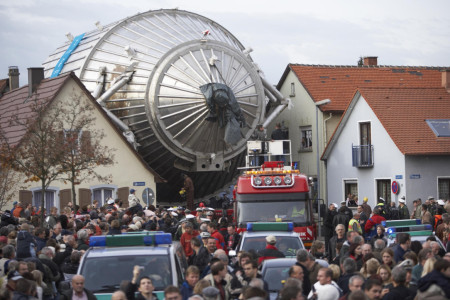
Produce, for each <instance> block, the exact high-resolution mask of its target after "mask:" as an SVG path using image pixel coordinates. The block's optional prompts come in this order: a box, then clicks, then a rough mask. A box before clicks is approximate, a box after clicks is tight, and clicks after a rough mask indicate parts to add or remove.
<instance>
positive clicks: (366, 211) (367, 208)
mask: <svg viewBox="0 0 450 300" xmlns="http://www.w3.org/2000/svg"><path fill="white" fill-rule="evenodd" d="M367 202H369V198H367V197H364V198H363V204H361V206H362V208H363V210H364V214H365V215H366V216H367V217H368V218H369V217H370V215H371V214H372V208H371V207H370V205H369V204H368V203H367Z"/></svg>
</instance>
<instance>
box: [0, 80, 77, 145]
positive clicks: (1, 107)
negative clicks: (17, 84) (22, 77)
mask: <svg viewBox="0 0 450 300" xmlns="http://www.w3.org/2000/svg"><path fill="white" fill-rule="evenodd" d="M70 77H71V76H70V73H68V74H65V75H61V76H58V77H56V78H54V79H44V80H42V81H41V83H40V84H39V86H38V87H37V89H36V92H35V93H33V95H32V96H31V98H29V97H28V85H26V86H23V87H21V88H17V89H14V90H12V91H10V92H8V93H6V94H5V95H3V97H2V98H0V129H1V130H2V131H3V132H4V134H5V137H6V138H7V139H8V142H9V144H10V145H11V146H16V145H17V144H18V143H19V142H20V140H21V139H22V137H23V136H24V135H25V133H26V128H25V127H24V126H20V125H17V124H14V125H12V124H11V120H12V119H11V118H12V117H13V116H15V115H18V117H19V120H26V119H30V118H35V117H36V113H33V111H32V109H31V104H32V103H34V101H36V102H37V103H43V102H44V101H45V100H48V101H49V102H51V101H53V99H54V98H55V97H56V95H57V94H58V93H59V92H60V90H61V88H62V86H63V85H64V83H65V82H66V80H67V79H68V78H70Z"/></svg>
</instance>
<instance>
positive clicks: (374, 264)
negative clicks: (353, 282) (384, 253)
mask: <svg viewBox="0 0 450 300" xmlns="http://www.w3.org/2000/svg"><path fill="white" fill-rule="evenodd" d="M379 267H380V262H379V261H378V260H377V259H376V258H371V259H369V260H367V261H366V262H364V264H363V267H362V268H361V274H362V275H363V276H364V278H366V279H368V278H370V277H372V276H374V275H376V274H377V271H378V268H379Z"/></svg>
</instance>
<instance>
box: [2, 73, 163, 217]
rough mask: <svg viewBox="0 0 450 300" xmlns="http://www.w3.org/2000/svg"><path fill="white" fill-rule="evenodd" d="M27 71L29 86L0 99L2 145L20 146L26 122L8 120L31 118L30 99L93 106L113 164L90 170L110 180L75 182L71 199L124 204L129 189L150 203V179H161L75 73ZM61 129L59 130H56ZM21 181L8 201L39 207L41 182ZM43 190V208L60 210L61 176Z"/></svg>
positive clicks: (67, 196)
mask: <svg viewBox="0 0 450 300" xmlns="http://www.w3.org/2000/svg"><path fill="white" fill-rule="evenodd" d="M28 70H29V76H28V78H29V85H26V86H22V87H17V88H15V89H12V90H11V91H8V92H6V93H5V94H3V95H2V96H1V97H0V130H1V132H2V135H3V136H4V138H5V139H6V140H7V142H8V144H9V145H11V146H13V147H14V146H17V147H20V145H21V144H23V143H26V138H24V137H26V132H27V128H26V126H23V125H21V124H18V123H15V124H13V123H11V120H13V119H14V117H15V116H16V115H17V116H18V118H19V119H20V120H26V119H33V118H36V116H37V113H35V112H34V111H33V110H32V109H31V106H32V105H33V103H34V102H36V103H47V102H48V104H47V106H46V108H45V109H46V110H50V109H51V108H52V107H54V106H55V105H59V104H62V105H64V104H67V101H71V100H73V99H77V101H80V102H81V103H82V105H89V106H92V107H93V108H94V109H93V112H92V114H93V117H94V118H95V124H94V127H95V129H96V130H99V131H102V132H103V133H104V134H105V138H104V139H102V140H101V144H102V145H103V146H108V147H109V148H110V149H114V150H115V151H114V160H115V164H114V165H113V166H112V167H111V166H107V167H105V166H98V167H97V169H96V172H97V173H99V174H101V175H102V176H104V177H106V176H110V182H99V181H98V180H95V179H92V180H85V181H83V182H81V183H80V184H79V185H76V191H77V198H78V199H77V201H76V203H77V204H78V205H80V206H83V205H90V204H92V202H93V201H94V200H97V201H99V204H100V205H103V204H104V203H105V200H106V199H107V198H108V197H112V198H113V199H117V198H118V199H121V200H122V201H123V203H124V207H128V195H129V191H130V189H131V188H133V189H135V190H136V195H137V196H138V198H139V199H141V201H142V200H144V199H143V195H144V194H145V195H147V196H149V195H148V194H149V193H152V195H151V196H152V197H147V199H150V200H151V202H150V203H148V202H147V203H143V204H144V205H145V204H155V203H156V202H155V201H156V183H158V182H164V179H163V178H162V177H160V176H159V175H158V174H157V173H156V172H155V171H154V170H152V169H151V168H150V167H149V166H148V165H147V163H146V162H145V161H144V160H143V159H142V157H141V156H140V155H139V154H138V153H137V152H136V150H135V149H134V147H133V146H132V145H131V144H130V143H129V142H128V141H127V139H126V138H125V137H124V135H123V134H122V132H121V131H120V130H119V129H118V128H117V127H116V126H115V125H114V123H113V122H112V121H111V119H110V118H109V117H108V116H107V114H106V112H105V111H104V110H103V108H102V107H101V106H100V104H98V103H97V101H96V100H95V99H94V98H93V97H92V95H91V93H90V92H89V91H88V90H87V89H86V87H85V86H84V85H83V83H82V82H81V81H80V80H79V79H78V77H76V75H75V74H74V73H73V72H71V73H66V74H63V75H60V76H58V77H55V78H48V79H44V70H43V68H30V69H28ZM72 96H73V97H72ZM44 101H45V102H44ZM66 125H67V124H66ZM63 130H64V128H61V131H63ZM88 130H89V129H88ZM88 130H85V132H83V131H82V132H80V133H79V134H80V135H81V137H83V135H84V136H87V137H89V136H90V135H89V134H87V133H89V131H88ZM86 134H87V135H86ZM25 179H26V178H25V177H23V178H21V180H20V181H19V182H18V184H17V186H15V187H14V188H13V189H14V193H15V195H16V197H15V198H14V199H13V201H20V202H22V203H24V204H28V203H32V205H33V206H39V204H40V201H41V200H42V195H43V193H42V190H41V182H40V181H39V182H34V181H32V182H26V181H25ZM45 194H46V203H45V207H46V209H47V210H49V208H50V207H52V206H56V207H57V208H58V209H62V208H64V207H65V206H66V205H67V203H68V202H70V201H73V200H72V194H71V184H70V183H69V182H64V181H63V180H55V181H53V182H52V183H51V184H50V186H49V188H48V189H47V190H46V191H45ZM141 203H142V202H141ZM11 207H12V203H7V204H5V205H4V207H3V208H1V209H3V210H5V209H10V208H11Z"/></svg>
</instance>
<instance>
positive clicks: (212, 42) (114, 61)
mask: <svg viewBox="0 0 450 300" xmlns="http://www.w3.org/2000/svg"><path fill="white" fill-rule="evenodd" d="M205 30H208V31H209V34H207V35H205V34H204V31H205ZM69 45H70V43H66V44H65V45H64V46H62V47H60V48H58V49H57V50H56V51H55V53H53V54H52V55H50V56H49V58H48V59H47V61H46V62H45V63H44V64H43V65H44V68H45V72H46V73H45V74H46V77H49V76H50V75H51V73H52V71H53V69H54V67H55V65H56V64H57V62H58V61H59V59H60V58H61V56H62V55H63V54H64V52H65V51H66V50H67V48H68V47H69ZM126 48H129V49H132V50H130V51H128V52H132V55H129V53H128V52H127V51H126V50H125V49H126ZM243 49H244V47H243V46H242V44H241V43H240V42H239V41H238V40H237V39H236V38H235V37H234V36H233V35H232V34H231V33H230V32H228V31H227V30H226V29H225V28H223V27H222V26H220V25H219V24H217V23H215V22H213V21H212V20H209V19H207V18H205V17H203V16H200V15H197V14H194V13H190V12H186V11H179V10H158V11H149V12H146V13H142V14H138V15H135V16H132V17H130V18H127V19H124V20H121V21H118V22H115V23H113V24H110V25H108V26H104V27H103V28H102V29H99V30H95V31H92V32H88V33H86V34H85V36H84V38H83V39H82V40H81V42H80V44H79V46H78V47H77V48H76V49H75V51H74V52H73V53H72V54H71V56H70V57H69V59H68V60H67V62H66V63H65V65H64V67H63V69H62V73H65V72H70V71H73V72H75V73H76V74H77V76H78V77H79V78H80V79H81V81H82V82H83V83H84V84H85V85H86V87H87V88H88V90H90V91H91V92H92V91H94V89H95V87H96V86H97V84H98V83H99V82H104V84H105V87H104V89H108V88H109V87H110V86H111V83H112V82H113V80H114V79H115V78H117V77H118V76H120V74H122V72H124V71H125V70H126V69H127V68H128V67H129V66H130V65H131V64H134V65H135V69H134V70H135V72H134V74H133V77H132V80H131V81H130V82H129V83H128V84H126V85H125V86H123V87H122V88H121V89H119V90H118V91H117V92H116V93H115V94H114V95H113V96H112V97H111V98H110V99H109V100H108V101H106V105H107V108H108V109H109V110H110V111H111V112H113V113H114V114H115V115H116V116H117V117H119V118H120V119H121V120H122V121H123V122H124V123H125V124H127V125H128V126H129V127H130V128H131V130H132V131H133V132H134V134H135V136H136V138H137V142H138V143H139V144H140V147H139V148H138V151H139V153H140V154H141V155H142V157H143V158H144V159H145V161H146V162H147V163H148V164H149V165H150V167H152V168H153V169H154V170H155V171H156V172H158V173H159V174H160V175H161V176H162V177H164V178H165V179H167V180H169V183H170V184H171V185H172V186H173V188H174V191H175V190H178V189H179V187H180V176H179V174H180V173H181V171H180V170H179V169H177V168H181V169H185V170H189V171H188V173H189V174H190V175H191V177H193V180H194V184H195V187H196V197H203V196H205V195H208V194H210V193H213V192H214V191H216V190H218V189H221V188H222V187H223V186H225V185H227V184H228V183H229V182H230V181H231V180H232V178H233V177H234V176H235V175H236V172H235V171H229V170H235V168H236V167H239V166H241V165H243V157H242V152H243V150H244V149H245V145H246V143H245V142H246V140H247V139H248V138H249V137H250V135H251V133H252V132H253V130H254V128H255V127H256V125H257V124H258V123H261V120H262V119H263V115H264V89H263V87H262V84H261V80H260V78H259V75H258V74H257V72H256V70H255V68H254V66H253V63H252V60H251V58H250V57H249V56H246V55H244V54H243V53H242V50H243ZM211 58H214V59H216V63H215V66H211V65H210V64H209V61H210V59H211ZM101 68H106V76H105V77H104V78H101V77H100V74H99V70H100V69H101ZM209 82H220V83H225V84H226V85H227V86H229V87H230V88H231V89H232V90H233V92H234V94H235V97H236V99H237V101H238V103H239V105H240V107H241V110H242V111H243V113H244V115H245V119H246V122H247V124H248V127H246V128H243V129H242V133H243V135H244V138H243V139H242V140H241V141H240V142H238V144H236V145H228V144H226V143H225V142H224V141H223V137H224V129H223V128H219V126H218V124H217V123H211V122H207V121H205V117H206V116H207V114H208V109H207V106H206V101H205V98H204V97H203V95H202V93H201V92H200V89H199V87H200V86H201V85H204V84H206V83H209ZM174 166H176V167H177V168H175V167H174ZM202 167H204V168H205V170H209V171H208V172H202V171H200V170H201V169H202ZM211 170H217V171H216V172H211ZM175 195H176V194H175V193H173V194H172V196H170V197H175ZM159 197H164V195H163V194H158V198H159ZM161 200H169V199H161ZM175 200H176V199H175Z"/></svg>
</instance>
